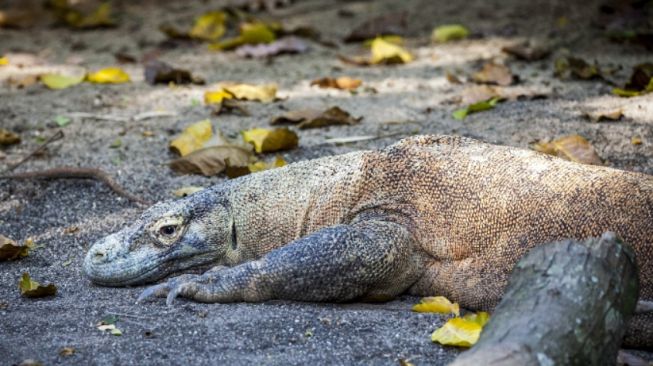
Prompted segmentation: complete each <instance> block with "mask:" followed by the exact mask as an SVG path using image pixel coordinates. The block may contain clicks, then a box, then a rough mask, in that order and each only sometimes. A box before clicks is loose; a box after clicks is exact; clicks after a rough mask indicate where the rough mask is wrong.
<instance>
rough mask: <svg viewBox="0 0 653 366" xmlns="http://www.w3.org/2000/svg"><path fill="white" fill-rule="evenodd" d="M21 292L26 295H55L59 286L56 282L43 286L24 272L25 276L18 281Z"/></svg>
mask: <svg viewBox="0 0 653 366" xmlns="http://www.w3.org/2000/svg"><path fill="white" fill-rule="evenodd" d="M18 288H19V289H20V294H21V295H23V296H25V297H44V296H53V295H55V294H56V293H57V287H56V286H55V285H54V284H51V283H50V284H48V285H47V286H43V285H41V284H40V283H38V282H36V281H32V279H30V277H29V274H27V273H23V277H22V278H21V279H20V281H18Z"/></svg>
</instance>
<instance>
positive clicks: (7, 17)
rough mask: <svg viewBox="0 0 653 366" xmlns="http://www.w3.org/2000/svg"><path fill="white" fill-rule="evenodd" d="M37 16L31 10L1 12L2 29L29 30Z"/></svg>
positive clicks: (0, 24)
mask: <svg viewBox="0 0 653 366" xmlns="http://www.w3.org/2000/svg"><path fill="white" fill-rule="evenodd" d="M36 18H37V15H36V14H35V12H34V11H33V10H29V9H7V10H0V28H29V27H31V26H32V25H33V24H34V21H35V20H36Z"/></svg>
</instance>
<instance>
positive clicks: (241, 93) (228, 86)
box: [220, 83, 277, 103]
mask: <svg viewBox="0 0 653 366" xmlns="http://www.w3.org/2000/svg"><path fill="white" fill-rule="evenodd" d="M220 86H221V87H222V88H223V89H224V90H225V91H226V92H228V93H229V94H231V95H233V96H234V98H236V99H240V100H254V101H258V102H262V103H270V102H273V101H274V100H275V99H276V97H277V85H276V84H261V85H252V84H233V83H223V84H221V85H220Z"/></svg>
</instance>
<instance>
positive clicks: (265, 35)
mask: <svg viewBox="0 0 653 366" xmlns="http://www.w3.org/2000/svg"><path fill="white" fill-rule="evenodd" d="M275 39H276V36H275V35H274V32H273V31H272V29H270V27H269V26H268V25H267V24H265V23H262V22H252V23H243V24H241V26H240V35H239V36H237V37H233V38H229V39H225V40H223V41H220V42H214V43H211V44H210V45H209V49H210V50H214V51H220V50H231V49H234V48H236V47H240V46H242V45H246V44H259V43H271V42H273V41H274V40H275Z"/></svg>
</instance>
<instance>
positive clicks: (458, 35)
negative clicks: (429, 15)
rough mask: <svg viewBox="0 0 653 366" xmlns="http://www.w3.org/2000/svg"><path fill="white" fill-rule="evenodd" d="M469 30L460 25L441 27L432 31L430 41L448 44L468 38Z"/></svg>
mask: <svg viewBox="0 0 653 366" xmlns="http://www.w3.org/2000/svg"><path fill="white" fill-rule="evenodd" d="M469 33H470V32H469V29H467V27H465V26H463V25H460V24H447V25H441V26H439V27H437V28H435V29H434V30H433V33H432V34H431V39H432V40H433V41H434V42H440V43H444V42H449V41H455V40H459V39H464V38H467V37H468V36H469Z"/></svg>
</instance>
